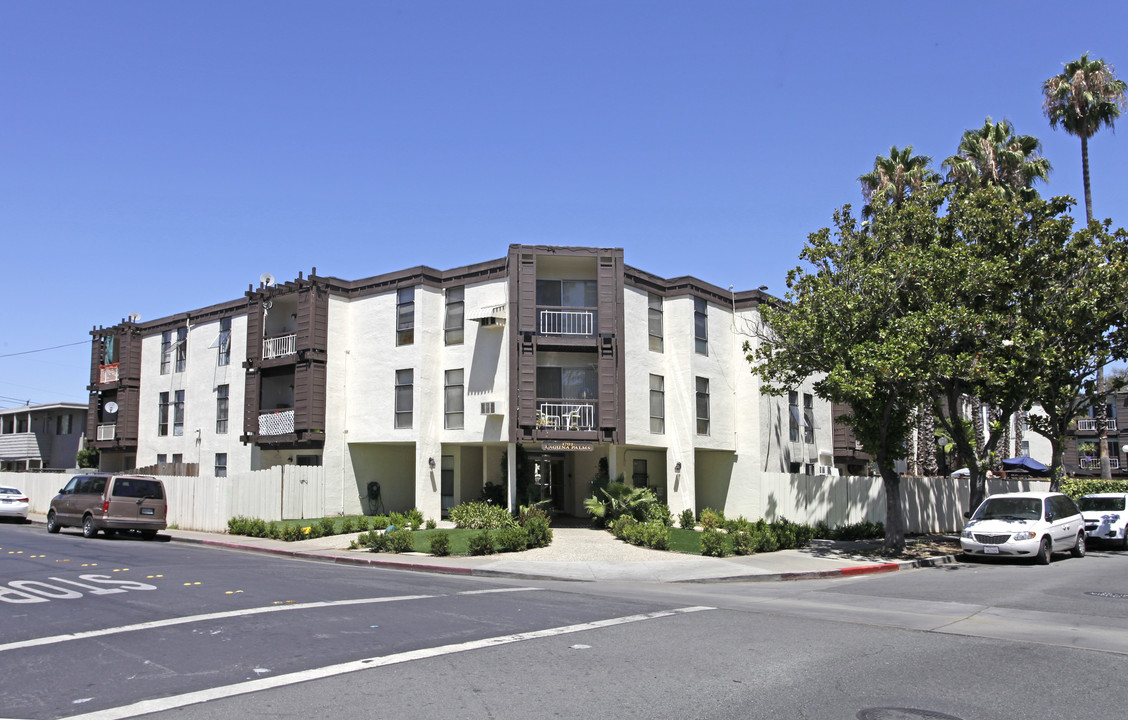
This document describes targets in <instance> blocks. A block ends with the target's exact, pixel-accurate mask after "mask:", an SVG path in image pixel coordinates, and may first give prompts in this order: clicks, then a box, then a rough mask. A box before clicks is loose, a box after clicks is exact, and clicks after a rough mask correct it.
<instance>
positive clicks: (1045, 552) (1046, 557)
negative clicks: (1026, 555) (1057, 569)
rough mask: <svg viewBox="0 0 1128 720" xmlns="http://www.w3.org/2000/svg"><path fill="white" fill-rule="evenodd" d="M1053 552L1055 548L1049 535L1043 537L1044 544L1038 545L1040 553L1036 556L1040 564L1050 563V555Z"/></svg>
mask: <svg viewBox="0 0 1128 720" xmlns="http://www.w3.org/2000/svg"><path fill="white" fill-rule="evenodd" d="M1052 554H1053V548H1052V546H1051V545H1050V539H1049V538H1048V537H1043V538H1042V544H1041V545H1040V546H1039V547H1038V554H1037V555H1036V556H1035V557H1034V559H1035V561H1037V563H1038V564H1039V565H1049V564H1050V555H1052Z"/></svg>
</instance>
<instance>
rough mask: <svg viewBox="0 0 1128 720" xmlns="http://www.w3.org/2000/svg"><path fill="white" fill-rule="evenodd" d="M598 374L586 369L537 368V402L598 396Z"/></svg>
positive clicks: (593, 367) (584, 398) (591, 366)
mask: <svg viewBox="0 0 1128 720" xmlns="http://www.w3.org/2000/svg"><path fill="white" fill-rule="evenodd" d="M598 376H599V374H598V372H597V371H596V369H595V366H594V365H589V366H586V367H550V366H547V365H545V366H541V367H538V368H537V399H538V400H586V399H589V398H596V397H598V395H599V385H598Z"/></svg>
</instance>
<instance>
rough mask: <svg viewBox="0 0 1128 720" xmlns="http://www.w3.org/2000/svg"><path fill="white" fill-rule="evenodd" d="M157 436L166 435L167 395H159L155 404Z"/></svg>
mask: <svg viewBox="0 0 1128 720" xmlns="http://www.w3.org/2000/svg"><path fill="white" fill-rule="evenodd" d="M157 435H162V436H163V435H168V393H166V392H163V393H161V394H160V399H159V400H158V402H157Z"/></svg>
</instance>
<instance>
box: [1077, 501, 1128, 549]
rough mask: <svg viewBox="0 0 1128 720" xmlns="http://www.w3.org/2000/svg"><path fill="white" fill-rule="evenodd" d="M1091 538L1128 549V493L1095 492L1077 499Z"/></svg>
mask: <svg viewBox="0 0 1128 720" xmlns="http://www.w3.org/2000/svg"><path fill="white" fill-rule="evenodd" d="M1077 507H1079V508H1081V515H1082V516H1083V517H1084V518H1085V533H1086V534H1087V535H1088V536H1089V539H1090V540H1104V541H1107V542H1111V543H1114V544H1116V546H1117V547H1118V548H1120V549H1121V550H1128V493H1094V494H1093V495H1083V496H1081V498H1079V499H1078V500H1077Z"/></svg>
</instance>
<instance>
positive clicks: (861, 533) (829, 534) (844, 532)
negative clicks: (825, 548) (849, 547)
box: [808, 520, 885, 540]
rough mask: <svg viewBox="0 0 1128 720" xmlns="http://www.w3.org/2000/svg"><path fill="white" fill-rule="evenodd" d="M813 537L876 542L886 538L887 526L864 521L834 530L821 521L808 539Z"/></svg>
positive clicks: (840, 526) (812, 529)
mask: <svg viewBox="0 0 1128 720" xmlns="http://www.w3.org/2000/svg"><path fill="white" fill-rule="evenodd" d="M811 537H816V538H821V539H823V540H876V539H879V538H883V537H885V525H884V524H883V523H879V522H877V523H875V522H870V521H869V520H862V521H861V522H857V523H849V524H846V525H839V526H838V527H836V528H834V529H833V530H832V529H831V528H830V527H828V526H827V524H826V523H825V522H822V521H820V522H819V523H818V524H817V525H815V527H813V528H811V533H810V536H809V537H808V539H810V538H811Z"/></svg>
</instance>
